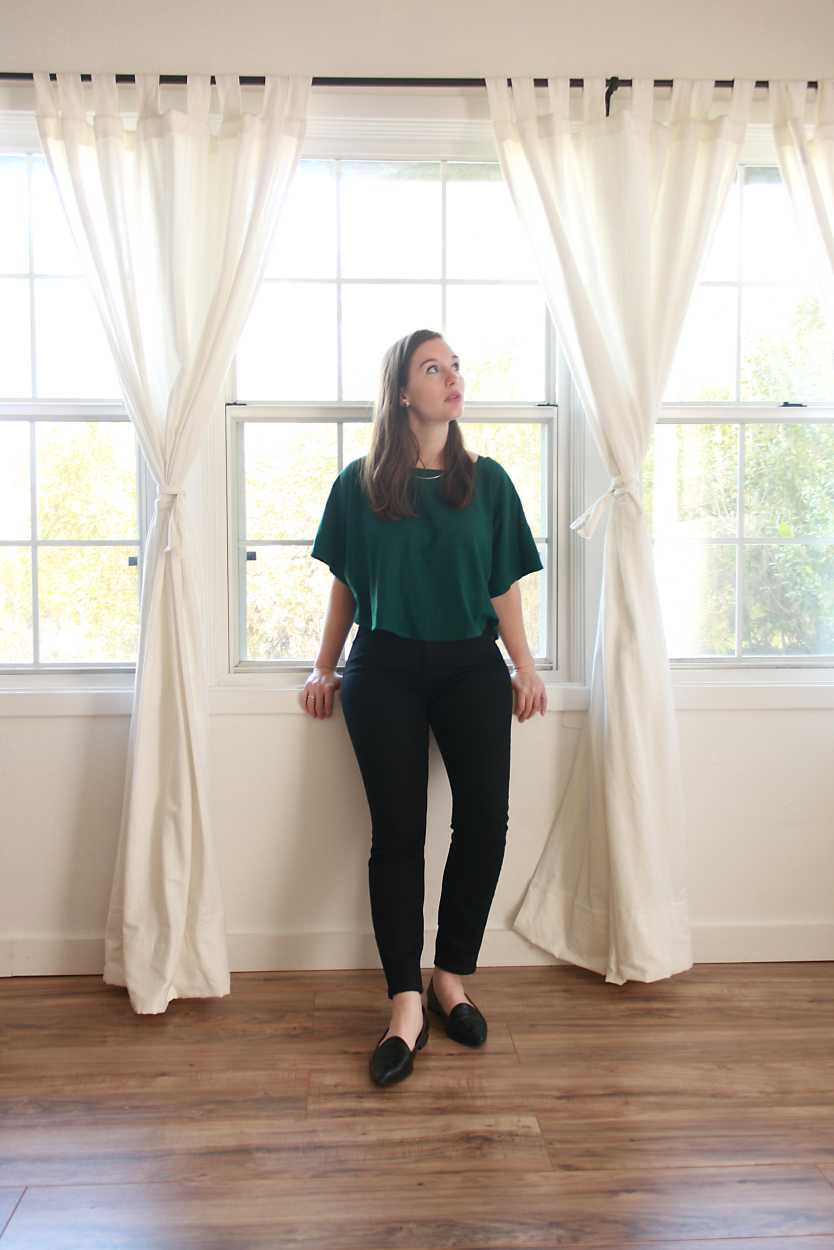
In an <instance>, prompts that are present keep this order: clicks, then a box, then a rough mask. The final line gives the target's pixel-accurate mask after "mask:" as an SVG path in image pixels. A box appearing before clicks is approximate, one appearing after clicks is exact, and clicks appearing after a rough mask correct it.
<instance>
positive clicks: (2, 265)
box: [0, 156, 29, 273]
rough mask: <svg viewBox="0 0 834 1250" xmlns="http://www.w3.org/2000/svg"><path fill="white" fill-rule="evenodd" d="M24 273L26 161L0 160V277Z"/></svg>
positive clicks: (26, 269)
mask: <svg viewBox="0 0 834 1250" xmlns="http://www.w3.org/2000/svg"><path fill="white" fill-rule="evenodd" d="M28 272H29V209H28V194H27V191H26V158H25V157H23V156H0V273H28Z"/></svg>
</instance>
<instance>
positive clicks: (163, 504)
mask: <svg viewBox="0 0 834 1250" xmlns="http://www.w3.org/2000/svg"><path fill="white" fill-rule="evenodd" d="M184 498H185V491H184V490H183V489H182V488H178V487H168V488H167V489H166V490H162V489H161V488H160V491H159V494H158V496H157V500H156V509H157V513H159V512H164V513H165V514H166V515H165V547H164V550H165V551H173V550H174V544H173V542H172V541H171V532H172V528H171V522H172V520H173V517H174V508H175V506H176V502H177V500H178V499H184Z"/></svg>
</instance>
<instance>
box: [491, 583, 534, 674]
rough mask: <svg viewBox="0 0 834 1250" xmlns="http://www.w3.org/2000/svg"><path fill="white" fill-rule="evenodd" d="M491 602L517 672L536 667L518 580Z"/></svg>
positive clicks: (502, 638)
mask: <svg viewBox="0 0 834 1250" xmlns="http://www.w3.org/2000/svg"><path fill="white" fill-rule="evenodd" d="M490 603H491V604H492V606H493V607H494V608H495V613H496V615H497V617H498V620H499V622H500V624H499V632H500V634H501V640H502V642H503V643H504V646H505V647H506V648H507V650H508V651H509V653H510V658H511V659H512V662H513V664H514V665H515V667H516V672H520V671H521V670H522V669H535V667H536V664H535V661H534V659H533V656H532V655H531V653H530V648H529V646H528V644H527V635H526V634H525V632H524V620H523V618H522V615H521V591H520V590H519V587H518V582H513V584H512V586H511V587H510V589H509V590H506V591H505V592H504V594H503V595H498V597H497V598H496V599H490Z"/></svg>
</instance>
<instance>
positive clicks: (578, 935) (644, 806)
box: [487, 77, 754, 985]
mask: <svg viewBox="0 0 834 1250" xmlns="http://www.w3.org/2000/svg"><path fill="white" fill-rule="evenodd" d="M605 87H606V84H605V79H604V78H585V80H584V87H583V90H582V95H581V101H582V104H581V110H582V115H581V117H579V118H572V117H571V114H570V80H569V79H568V78H555V79H551V80H549V82H548V84H547V88H546V92H545V94H544V95H543V96H542V97H541V98H538V97H537V94H536V90H535V88H534V83H533V79H532V78H515V79H513V80H512V90H510V88H509V87H508V85H507V79H506V77H500V78H489V79H487V92H488V96H489V105H490V113H491V117H492V122H493V127H494V133H495V140H496V146H497V150H498V156H499V160H500V163H501V168H502V170H503V172H504V177H505V178H506V181H507V184H508V186H509V190H510V194H511V196H512V199H513V202H514V204H515V207H516V210H517V212H518V215H519V218H520V221H521V223H522V226H523V228H524V229H525V232H526V234H527V237H528V239H529V241H530V244H531V247H532V249H533V251H534V253H535V255H536V257H537V259H538V265H539V276H540V278H541V281H542V285H543V288H544V293H545V297H546V300H547V305H548V308H549V310H550V315H551V317H552V318H553V322H554V324H555V326H556V328H557V330H558V333H559V335H560V338H561V341H562V345H563V347H564V350H565V354H566V356H567V358H568V361H569V364H570V368H571V372H572V375H573V379H574V382H575V385H576V389H577V391H578V393H579V396H580V400H581V403H582V406H583V409H584V412H585V417H586V420H587V422H588V425H589V427H590V430H591V433H592V436H593V439H594V442H595V444H596V447H597V450H598V452H599V454H600V456H601V458H602V460H603V461H604V463H605V465H606V467H607V471H608V473H609V474H610V479H611V481H610V485H609V488H608V490H607V491H606V492H605V493H604V494H603V495H601V496H600V498H599V499H596V500H595V501H594V502H593V503H592V504H591V506H590V507H589V508H588V509H587V510H586V511H585V512H583V513H582V515H581V516H579V517H577V518H576V520H575V521H573V523H572V525H571V529H574V530H576V532H577V534H579V535H581V536H582V537H583V538H585V539H590V538H591V537H592V535H593V533H594V531H595V529H596V527H597V525H598V523H599V522H600V521H602V520H604V519H606V518H607V524H606V525H605V526H604V537H603V543H604V546H603V577H602V591H601V597H600V604H599V612H598V617H597V630H596V638H595V643H594V654H593V665H592V674H591V697H590V707H589V710H588V715H587V716H586V717H585V720H584V725H583V728H582V731H581V733H580V739H579V743H578V746H577V751H576V755H575V758H574V763H573V768H572V771H571V774H570V777H569V780H568V783H567V788H566V791H565V794H564V797H563V800H562V803H561V805H560V807H559V810H558V812H557V814H556V817H555V820H554V824H553V827H552V829H551V831H550V833H549V836H548V838H547V841H546V843H545V846H544V849H543V851H542V854H541V856H540V858H539V861H538V864H537V866H536V869H535V872H534V874H533V877H532V879H531V880H530V882H529V884H528V887H527V890H526V893H525V896H524V899H523V901H522V904H521V907H520V910H519V912H518V914H517V916H516V918H515V920H514V923H513V928H514V929H515V930H516V932H518V933H520V934H522V935H523V936H524V937H526V938H528V939H529V941H531V942H533V943H534V944H536V945H537V946H540V947H542V948H543V949H544V950H547V951H550V952H551V953H552V954H553V955H555V956H557V957H558V958H560V959H565V960H567V961H569V962H570V963H574V964H577V965H579V966H581V967H584V968H589V969H592V970H593V971H595V972H599V973H600V974H604V976H605V980H606V981H608V982H612V983H613V984H616V985H623V984H624V983H625V982H626V981H628V980H635V981H654V980H658V979H660V978H662V977H668V976H672V975H673V974H674V973H677V972H682V971H684V970H686V969H687V968H690V967H691V966H692V948H691V938H690V930H689V916H688V897H687V872H686V845H685V826H684V810H683V802H682V779H681V767H680V757H679V744H678V735H677V723H676V720H675V713H674V707H673V702H672V689H671V680H670V673H669V662H668V654H667V650H666V640H665V637H664V631H663V622H662V617H661V609H660V601H659V596H658V590H657V584H656V579H655V572H654V561H653V553H652V544H651V535H650V534H649V531H648V527H647V525H646V521H645V518H644V514H643V508H642V503H641V499H640V490H639V482H638V472H639V470H640V466H641V465H642V463H643V460H644V458H645V456H646V453H647V451H648V448H649V444H650V441H651V436H652V431H653V428H654V425H655V422H656V421H657V418H658V415H659V408H660V402H661V398H662V396H663V393H664V389H665V384H666V379H667V376H668V374H669V370H670V368H671V364H672V360H673V356H674V353H675V349H676V347H677V343H678V339H679V337H680V334H681V330H682V328H683V323H684V318H685V315H686V311H687V306H688V303H689V299H690V296H691V294H692V291H693V288H694V286H695V283H696V280H697V277H698V272H699V269H700V266H701V263H702V261H703V259H704V257H705V254H706V251H707V249H708V247H709V244H710V241H711V238H712V235H713V231H714V229H715V226H716V223H717V221H718V219H719V216H720V213H721V208H722V206H723V204H724V200H725V197H726V195H727V192H728V190H729V188H730V185H731V183H732V180H733V177H734V175H735V171H736V165H737V163H738V159H739V154H740V151H741V147H742V144H743V141H744V136H745V131H746V126H747V121H748V118H749V115H750V106H751V102H752V94H753V87H754V81H753V80H752V79H745V80H739V79H736V81H735V86H734V88H733V90H732V93H731V98H730V100H729V104H728V105H722V103H721V102H720V101H719V100H717V99H716V98H715V88H714V84H713V81H712V80H711V79H710V80H707V81H700V80H698V81H691V80H678V81H676V82H675V83H674V84H673V87H672V91H671V100H670V101H668V102H660V101H659V96H658V94H657V93H656V91H655V88H654V85H653V82H652V80H651V79H647V78H635V79H634V80H633V85H632V87H631V89H628V88H620V89H619V90H618V91H617V92H616V95H615V107H614V108H613V109H612V111H611V116H609V117H606V114H605ZM540 105H541V107H540ZM658 106H660V108H662V109H664V110H667V115H666V116H665V117H664V118H663V120H661V116H660V115H659V108H658Z"/></svg>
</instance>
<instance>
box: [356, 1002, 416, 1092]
mask: <svg viewBox="0 0 834 1250" xmlns="http://www.w3.org/2000/svg"><path fill="white" fill-rule="evenodd" d="M422 1011H423V1027H422V1029H421V1030H420V1033H419V1036H418V1038H417V1041H416V1042H415V1043H414V1050H412V1049H411V1047H410V1046H409V1044H408V1042H407V1041H406V1040H405V1038H404V1037H399V1036H398V1035H397V1034H396V1033H394V1034H393V1036H391V1037H389V1038H388V1039H387V1040H386V1041H384V1042H383V1041H382V1037H385V1033H387V1032H388V1029H387V1028H386V1030H385V1033H383V1034H382V1037H381V1038H380V1039H379V1041H378V1042H377V1044H376V1048H375V1050H374V1052H373V1054H372V1055H371V1060H370V1070H371V1078H372V1080H373V1081H374V1082H375V1084H377V1085H394V1084H395V1083H396V1082H397V1081H404V1080H405V1078H406V1077H407V1076H410V1075H411V1071H412V1068H413V1067H414V1056H415V1054H416V1053H417V1051H418V1050H422V1049H423V1047H424V1046H425V1044H426V1042H427V1041H428V1040H429V1029H430V1025H429V1018H428V1016H427V1015H426V1009H425V1007H423V1008H422ZM380 1043H381V1044H380Z"/></svg>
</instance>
